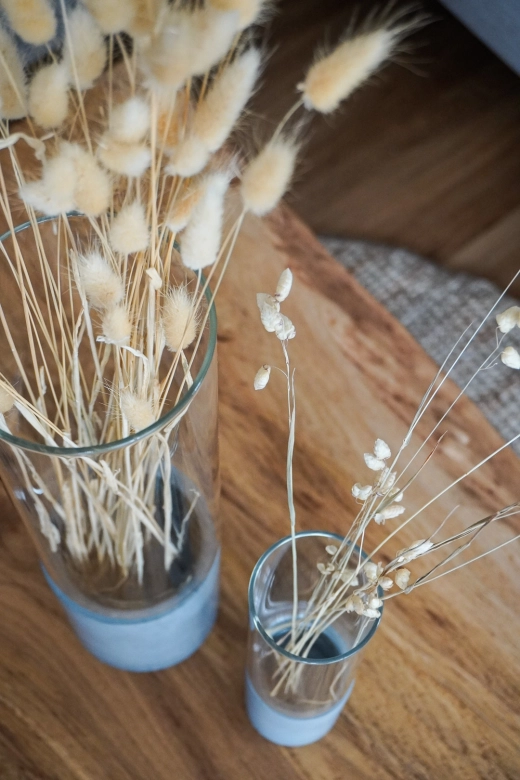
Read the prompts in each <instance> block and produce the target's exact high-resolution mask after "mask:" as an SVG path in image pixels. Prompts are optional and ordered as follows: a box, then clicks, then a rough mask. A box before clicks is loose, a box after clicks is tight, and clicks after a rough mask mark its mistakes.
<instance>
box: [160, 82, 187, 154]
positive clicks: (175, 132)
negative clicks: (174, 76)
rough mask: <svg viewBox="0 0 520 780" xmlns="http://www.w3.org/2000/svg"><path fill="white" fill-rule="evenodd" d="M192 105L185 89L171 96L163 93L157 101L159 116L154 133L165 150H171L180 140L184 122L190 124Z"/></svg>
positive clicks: (182, 134)
mask: <svg viewBox="0 0 520 780" xmlns="http://www.w3.org/2000/svg"><path fill="white" fill-rule="evenodd" d="M192 113H193V106H192V104H191V101H190V96H189V94H187V91H186V90H182V92H178V93H177V94H176V96H175V97H174V98H173V100H172V97H171V95H164V96H163V99H162V100H161V101H160V102H159V117H158V119H157V127H156V134H157V139H158V142H159V144H161V146H163V147H164V149H165V150H166V151H167V152H170V153H171V152H172V151H174V150H175V148H176V147H177V146H178V145H179V143H180V142H181V141H182V139H183V136H184V131H185V126H186V124H188V126H189V124H190V121H191V116H192Z"/></svg>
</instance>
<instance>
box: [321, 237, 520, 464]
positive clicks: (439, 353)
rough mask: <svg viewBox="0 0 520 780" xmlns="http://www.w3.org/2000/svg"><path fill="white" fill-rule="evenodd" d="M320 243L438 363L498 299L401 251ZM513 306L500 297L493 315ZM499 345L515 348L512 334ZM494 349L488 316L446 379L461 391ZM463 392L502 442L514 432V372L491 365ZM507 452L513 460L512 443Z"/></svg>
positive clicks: (519, 427)
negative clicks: (509, 451)
mask: <svg viewBox="0 0 520 780" xmlns="http://www.w3.org/2000/svg"><path fill="white" fill-rule="evenodd" d="M320 240H321V242H322V243H323V244H324V246H325V247H326V248H327V249H328V251H329V252H330V253H331V254H332V255H333V256H334V257H335V258H336V259H337V260H339V262H340V263H342V265H344V266H345V267H346V268H348V270H349V271H350V272H351V273H352V274H353V276H354V277H355V278H356V279H357V280H358V282H360V284H362V285H363V287H365V288H366V289H367V290H368V291H369V292H370V293H371V294H372V295H373V296H374V298H376V299H377V300H378V301H380V302H381V303H382V304H383V305H384V306H385V307H386V308H387V309H388V310H389V311H390V312H391V313H392V314H393V315H394V316H395V317H396V318H397V319H398V320H400V321H401V322H402V323H403V325H404V326H405V327H406V328H407V329H408V330H409V331H410V333H411V334H412V336H413V337H414V338H415V339H416V341H418V342H419V344H421V346H422V347H423V348H424V349H425V350H426V352H427V353H428V354H429V355H431V357H432V358H433V359H434V360H435V361H436V363H438V364H439V365H441V364H442V363H443V361H444V359H445V358H446V355H447V353H448V352H449V350H450V348H451V346H453V344H454V343H455V342H456V341H457V339H458V337H459V336H460V335H461V334H462V333H463V331H464V330H465V329H466V328H467V327H468V325H471V324H472V323H473V324H474V327H476V325H478V324H479V323H480V322H481V320H482V319H483V317H484V315H485V314H487V313H488V312H489V311H490V309H491V308H492V306H493V305H494V303H495V302H496V300H497V298H498V296H499V295H500V291H499V289H498V288H497V287H496V286H495V285H494V284H492V283H491V282H489V281H487V280H485V279H479V278H477V277H473V276H470V275H468V274H463V273H452V272H450V271H447V270H445V269H443V268H440V267H439V266H437V265H434V264H433V263H431V262H429V261H428V260H425V259H424V258H422V257H419V256H418V255H415V254H413V253H412V252H408V251H407V250H405V249H394V248H391V247H386V246H381V245H378V244H370V243H367V242H364V241H350V240H345V239H339V238H330V237H321V239H320ZM515 303H518V301H516V300H514V299H513V298H511V297H509V296H506V297H505V298H504V299H503V300H502V301H501V303H500V306H499V307H498V309H497V310H496V311H503V310H504V309H506V308H508V307H509V306H513V305H514V304H515ZM504 344H505V345H509V344H512V345H513V346H516V347H517V348H518V349H520V329H517V328H515V329H514V330H513V331H511V333H510V334H509V335H508V336H507V337H506V341H505V342H504ZM495 346H496V322H495V319H494V315H492V316H491V317H490V319H489V321H488V323H487V324H486V325H485V326H484V328H483V329H482V331H481V332H480V333H479V334H478V335H477V337H476V338H475V340H474V342H473V344H472V345H471V347H470V348H469V349H468V351H467V352H466V353H465V355H464V356H463V358H462V359H461V361H460V362H459V364H458V365H457V366H456V367H455V369H454V371H453V373H452V374H451V376H452V378H453V379H454V381H455V382H457V384H458V385H459V386H460V387H464V385H465V384H466V382H467V381H468V380H469V378H470V377H471V376H472V373H473V372H474V371H475V369H476V368H477V367H478V366H479V365H480V364H481V363H482V362H483V361H484V360H485V358H486V357H487V355H488V354H489V353H490V352H491V350H492V349H493V348H494V347H495ZM467 394H468V396H469V397H470V398H471V399H472V400H473V401H475V403H477V404H478V406H479V407H480V408H481V410H482V412H483V413H484V414H485V415H486V417H487V418H488V420H489V421H490V422H491V423H492V424H493V425H494V426H495V428H496V429H497V430H498V431H499V432H500V433H501V434H502V436H503V437H504V438H505V439H507V440H508V439H511V438H513V436H515V435H516V434H518V433H520V371H515V370H513V369H510V368H507V367H506V366H504V365H503V364H502V363H501V362H498V364H497V365H495V366H494V367H493V368H492V369H489V370H485V371H481V372H480V373H479V374H478V376H477V377H476V378H475V379H474V380H473V381H472V383H471V385H470V387H469V388H468V391H467ZM513 448H514V449H515V451H516V452H517V453H518V454H520V440H518V441H516V442H515V443H514V444H513Z"/></svg>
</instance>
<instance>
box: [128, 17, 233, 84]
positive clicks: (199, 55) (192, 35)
mask: <svg viewBox="0 0 520 780" xmlns="http://www.w3.org/2000/svg"><path fill="white" fill-rule="evenodd" d="M237 22H238V14H237V13H235V12H231V13H228V12H222V11H218V10H216V9H215V8H212V7H210V6H209V7H207V8H196V9H194V10H192V11H189V10H187V9H182V10H178V9H171V10H169V11H168V13H167V14H166V16H165V19H164V24H163V26H162V28H161V30H160V32H159V33H158V34H157V35H156V36H154V37H152V38H151V40H150V42H149V45H148V46H147V47H146V48H145V49H143V51H142V57H141V60H142V63H141V64H142V67H143V69H144V71H145V73H146V75H147V76H148V78H149V80H150V83H151V86H152V87H156V88H158V89H159V91H161V89H162V88H164V87H169V88H170V89H179V88H180V87H181V86H182V85H183V84H184V83H185V82H186V80H187V79H188V78H190V76H200V75H202V74H203V73H206V72H207V71H208V70H210V69H211V68H212V67H213V66H214V65H216V63H217V62H218V61H219V60H220V59H222V57H223V56H224V55H225V54H226V53H227V51H228V50H229V48H230V46H231V44H232V42H233V39H234V37H235V35H236V32H237Z"/></svg>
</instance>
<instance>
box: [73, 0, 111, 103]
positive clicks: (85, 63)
mask: <svg viewBox="0 0 520 780" xmlns="http://www.w3.org/2000/svg"><path fill="white" fill-rule="evenodd" d="M106 58H107V51H106V45H105V41H104V38H103V34H102V32H101V30H100V29H99V27H98V25H97V24H96V22H95V21H94V19H93V17H92V16H91V15H90V14H89V12H88V11H87V10H86V8H83V7H82V6H81V5H77V6H76V7H75V8H74V9H73V10H72V11H71V12H70V13H69V14H68V16H67V25H66V36H65V44H64V47H63V60H64V62H65V64H66V66H67V68H68V70H69V72H70V74H71V78H72V83H73V84H74V85H75V86H76V87H77V88H78V89H89V88H90V87H91V86H92V85H93V83H94V81H95V80H96V79H97V78H98V77H99V76H100V75H101V74H102V72H103V69H104V67H105V63H106Z"/></svg>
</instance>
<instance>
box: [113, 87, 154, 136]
mask: <svg viewBox="0 0 520 780" xmlns="http://www.w3.org/2000/svg"><path fill="white" fill-rule="evenodd" d="M149 128H150V108H149V106H148V103H147V102H146V100H145V99H144V98H143V97H139V96H135V97H131V98H129V99H128V100H125V101H124V103H120V104H119V105H117V106H114V108H113V110H112V115H111V117H110V129H109V132H110V135H111V136H112V138H113V139H114V140H115V141H120V142H122V143H130V144H132V143H138V142H139V141H142V140H143V138H144V137H145V135H146V134H147V132H148V130H149Z"/></svg>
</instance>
